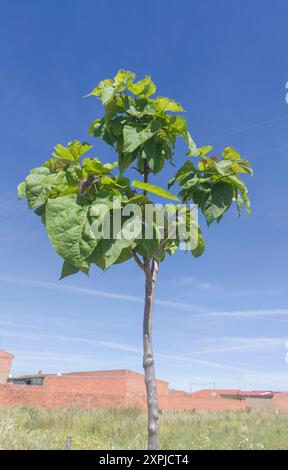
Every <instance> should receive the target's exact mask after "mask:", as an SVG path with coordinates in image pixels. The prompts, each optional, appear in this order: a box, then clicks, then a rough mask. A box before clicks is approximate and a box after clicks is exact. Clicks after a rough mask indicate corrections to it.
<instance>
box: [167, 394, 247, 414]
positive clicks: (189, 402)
mask: <svg viewBox="0 0 288 470" xmlns="http://www.w3.org/2000/svg"><path fill="white" fill-rule="evenodd" d="M159 402H160V408H161V410H163V411H169V410H170V411H172V410H174V411H180V410H183V411H184V410H187V411H188V410H190V411H226V410H230V411H237V410H245V409H247V405H246V401H245V400H241V401H239V400H228V399H225V398H193V397H191V396H189V395H184V394H183V396H182V397H181V396H177V395H176V396H173V395H172V394H171V395H170V396H169V397H161V396H160V400H159Z"/></svg>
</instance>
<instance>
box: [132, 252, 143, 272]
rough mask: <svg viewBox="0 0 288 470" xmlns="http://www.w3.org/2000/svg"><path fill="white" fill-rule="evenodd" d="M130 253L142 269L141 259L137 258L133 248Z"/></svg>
mask: <svg viewBox="0 0 288 470" xmlns="http://www.w3.org/2000/svg"><path fill="white" fill-rule="evenodd" d="M131 253H132V256H133V258H134V260H135V261H136V263H137V264H138V266H139V268H140V269H142V270H143V271H144V268H145V266H144V264H143V263H142V262H141V260H140V259H139V257H138V255H137V253H136V251H135V250H131Z"/></svg>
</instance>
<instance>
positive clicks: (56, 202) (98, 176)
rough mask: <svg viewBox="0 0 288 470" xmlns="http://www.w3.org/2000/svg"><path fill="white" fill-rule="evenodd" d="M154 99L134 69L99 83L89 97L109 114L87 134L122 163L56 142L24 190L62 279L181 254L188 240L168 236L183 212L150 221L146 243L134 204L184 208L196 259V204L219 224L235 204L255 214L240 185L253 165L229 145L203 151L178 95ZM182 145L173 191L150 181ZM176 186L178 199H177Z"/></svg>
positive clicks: (150, 85) (76, 144)
mask: <svg viewBox="0 0 288 470" xmlns="http://www.w3.org/2000/svg"><path fill="white" fill-rule="evenodd" d="M155 93H156V85H155V84H154V82H153V81H152V79H151V77H150V76H146V77H145V78H144V79H142V80H140V81H136V75H135V74H134V73H133V72H130V71H125V70H120V71H119V72H118V73H117V75H116V76H115V77H114V79H106V80H103V81H101V82H100V83H99V84H98V85H97V86H96V88H94V89H93V90H92V91H91V93H90V94H89V95H88V96H91V97H96V98H98V99H100V100H101V102H102V104H103V108H104V115H103V117H98V118H96V119H95V120H94V121H93V122H92V123H91V125H90V126H89V135H90V136H94V137H95V138H100V139H102V140H104V141H105V142H106V143H107V144H108V145H110V146H112V147H113V148H114V149H115V152H116V154H117V161H115V162H113V163H103V162H102V161H101V160H100V158H99V157H96V156H93V155H92V153H93V150H92V145H90V144H89V143H87V142H80V141H78V140H75V141H72V142H69V143H68V144H67V145H66V146H64V145H61V144H58V145H56V147H55V149H54V152H53V153H52V158H50V159H49V160H47V161H45V162H44V163H43V165H41V166H39V167H37V168H34V169H33V170H31V171H30V173H29V174H28V176H27V177H26V179H25V181H24V182H22V183H20V185H19V186H18V196H19V198H20V199H22V198H26V199H27V201H28V206H29V208H30V209H33V210H34V211H35V214H36V215H38V216H40V217H41V220H42V222H43V224H44V225H45V228H46V230H47V234H48V237H49V239H50V241H51V243H52V245H53V247H54V249H55V250H56V252H57V253H58V254H59V255H60V256H61V258H63V261H64V263H63V269H62V274H61V278H64V277H66V276H68V275H71V274H75V273H77V272H79V271H82V272H83V273H85V274H88V273H89V268H90V266H91V264H95V265H97V266H98V267H99V268H100V269H102V270H105V269H107V268H109V267H110V266H111V265H113V264H119V263H123V262H125V261H127V260H129V259H130V258H132V257H133V258H135V259H136V261H137V260H138V261H139V257H140V258H142V257H143V259H145V258H147V257H148V258H155V259H157V260H158V261H159V262H161V261H163V260H164V258H165V256H166V254H169V255H173V254H174V253H175V252H176V250H177V249H178V248H179V246H180V242H181V236H180V234H179V233H177V236H176V237H173V238H171V237H170V236H169V234H170V227H171V224H172V225H173V223H175V213H176V212H177V205H175V209H173V207H172V206H171V204H166V205H165V214H164V219H163V220H164V221H163V220H162V222H161V224H160V226H159V223H157V218H156V217H154V218H153V219H152V222H151V229H152V233H153V236H152V237H150V238H148V239H147V238H146V237H145V233H144V232H145V229H146V228H147V227H145V224H144V223H143V220H140V219H141V218H140V216H139V212H138V216H137V215H136V216H135V214H134V217H133V218H131V210H130V207H131V204H133V205H136V206H137V207H138V208H139V211H140V213H141V214H144V212H145V210H146V208H147V206H152V207H155V205H154V203H153V200H152V199H151V198H152V197H153V195H157V196H161V197H163V198H164V199H165V200H167V199H168V201H170V202H171V201H174V202H176V201H177V202H178V203H181V204H182V205H185V209H184V212H185V216H186V219H185V220H186V222H187V221H188V222H189V224H190V226H191V225H192V230H190V232H189V236H187V237H186V239H185V236H184V238H183V237H182V240H183V241H184V242H185V243H186V248H187V250H188V251H191V252H192V255H193V256H195V257H197V256H200V255H201V254H202V253H203V251H204V247H205V243H204V239H203V236H202V234H201V228H200V226H199V225H198V221H197V219H196V218H195V214H194V211H193V210H191V208H190V206H189V205H188V204H191V203H192V204H195V205H197V206H198V208H199V209H200V211H201V212H202V213H203V215H204V216H205V218H206V221H207V224H208V225H210V224H211V223H212V222H213V221H218V222H219V221H220V220H221V218H222V217H223V215H224V214H225V212H226V211H227V210H228V209H229V208H230V207H231V206H232V204H233V203H235V206H236V208H237V209H238V211H239V212H240V211H241V208H242V206H243V205H244V206H245V208H246V210H247V212H248V213H249V214H250V202H249V198H248V190H247V187H246V185H245V183H244V182H243V180H242V179H241V176H242V174H245V173H248V174H252V169H251V165H250V163H249V161H247V160H245V159H242V157H241V155H240V153H239V152H238V151H237V150H235V149H234V148H233V147H226V148H225V149H224V150H223V152H222V155H221V156H220V157H219V156H216V155H214V154H213V148H212V147H211V146H204V147H201V148H198V147H197V146H196V144H195V142H194V140H193V139H192V137H191V135H190V133H189V131H188V126H187V122H186V120H185V118H184V117H183V113H184V109H183V107H182V106H181V105H180V104H179V103H177V102H176V101H174V100H173V99H170V98H166V97H163V96H157V97H154V98H152V96H153V95H155ZM178 138H181V139H184V142H185V143H186V146H187V159H186V161H185V163H184V165H183V166H182V167H181V168H179V169H178V171H177V172H176V174H175V177H174V178H173V179H172V180H170V181H169V184H168V186H167V188H162V187H159V186H156V185H153V184H151V183H148V181H147V180H148V178H147V176H148V174H157V173H159V172H160V171H161V170H162V168H163V166H164V165H165V163H166V162H168V163H170V164H172V165H174V166H175V161H174V154H175V144H176V140H177V139H178ZM87 153H88V154H89V156H87ZM90 155H91V156H90ZM129 167H130V168H134V169H135V170H136V172H137V179H135V180H132V181H130V179H129V178H127V177H125V176H124V174H125V171H126V170H127V169H128V168H129ZM143 179H144V181H143ZM175 188H176V192H177V194H172V193H171V191H172V190H174V189H175ZM115 199H116V200H117V205H116V206H115ZM165 202H167V201H165ZM125 208H126V209H127V210H126V211H125ZM129 211H130V212H129ZM182 211H183V210H182ZM116 214H118V217H120V219H121V224H120V226H119V230H118V232H117V231H116V233H115V230H114V232H113V236H112V237H111V236H110V237H105V236H103V233H102V235H101V227H102V225H103V221H104V219H105V220H106V221H107V220H110V222H111V224H112V223H113V219H114V218H115V217H116ZM119 214H120V215H119ZM173 217H174V219H173ZM186 222H185V223H186ZM188 222H187V223H188ZM95 227H96V228H97V229H99V230H98V232H99V236H97V237H95ZM135 227H137V230H136V232H137V233H136V232H135ZM132 228H133V230H132ZM131 232H132V233H133V234H134V235H132V236H131ZM135 233H136V235H135ZM125 234H126V235H127V234H128V235H129V234H130V236H125Z"/></svg>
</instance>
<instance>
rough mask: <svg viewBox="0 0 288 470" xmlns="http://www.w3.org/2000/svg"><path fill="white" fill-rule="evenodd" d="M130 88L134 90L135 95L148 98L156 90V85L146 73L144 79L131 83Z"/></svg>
mask: <svg viewBox="0 0 288 470" xmlns="http://www.w3.org/2000/svg"><path fill="white" fill-rule="evenodd" d="M129 90H130V91H132V93H134V95H137V96H140V97H142V98H148V97H149V96H151V95H153V94H154V93H155V92H156V85H155V83H153V82H152V80H151V77H150V76H149V75H146V77H145V78H143V80H140V81H139V82H137V83H134V84H131V85H130V86H129Z"/></svg>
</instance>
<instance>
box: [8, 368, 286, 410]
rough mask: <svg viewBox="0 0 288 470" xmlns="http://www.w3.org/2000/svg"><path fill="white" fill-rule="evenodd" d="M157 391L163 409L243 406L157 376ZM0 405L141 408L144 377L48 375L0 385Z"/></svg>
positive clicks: (103, 373)
mask: <svg viewBox="0 0 288 470" xmlns="http://www.w3.org/2000/svg"><path fill="white" fill-rule="evenodd" d="M158 392H159V404H160V409H162V410H163V411H165V410H171V411H172V410H175V411H177V410H179V411H180V410H191V411H192V410H195V411H224V410H245V409H246V407H247V402H246V401H244V400H243V401H238V400H231V399H223V398H195V397H193V396H192V395H191V394H189V393H186V392H180V391H178V392H169V391H168V383H167V382H164V381H160V380H159V381H158ZM283 403H284V402H283ZM0 405H11V406H39V407H47V408H57V407H59V408H64V407H82V408H98V407H105V406H112V407H127V406H131V407H137V408H140V409H145V408H146V391H145V384H144V377H143V375H142V374H137V373H134V372H130V371H101V373H98V372H93V373H85V374H77V373H74V374H65V375H62V376H48V377H46V378H45V380H44V385H43V386H28V385H12V384H7V385H0Z"/></svg>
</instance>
